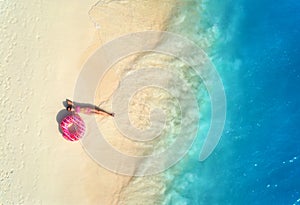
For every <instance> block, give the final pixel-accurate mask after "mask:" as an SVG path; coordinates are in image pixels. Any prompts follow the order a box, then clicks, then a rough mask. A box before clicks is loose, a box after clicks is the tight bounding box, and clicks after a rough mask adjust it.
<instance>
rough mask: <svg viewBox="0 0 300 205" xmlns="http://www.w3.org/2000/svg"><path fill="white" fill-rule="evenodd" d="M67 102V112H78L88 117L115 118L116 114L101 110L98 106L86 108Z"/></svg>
mask: <svg viewBox="0 0 300 205" xmlns="http://www.w3.org/2000/svg"><path fill="white" fill-rule="evenodd" d="M66 101H67V110H68V111H70V112H77V113H84V114H87V115H90V114H99V115H109V116H112V117H114V115H115V113H109V112H107V111H105V110H102V109H100V108H99V107H97V106H84V107H80V106H78V105H75V104H74V103H73V102H72V101H71V100H69V99H66Z"/></svg>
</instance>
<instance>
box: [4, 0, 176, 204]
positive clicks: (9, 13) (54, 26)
mask: <svg viewBox="0 0 300 205" xmlns="http://www.w3.org/2000/svg"><path fill="white" fill-rule="evenodd" d="M107 2H108V1H107ZM107 2H106V3H105V4H102V3H97V2H95V1H91V0H79V1H64V2H62V1H58V0H52V1H40V0H31V1H27V2H17V1H13V0H2V1H0V31H1V32H0V69H1V70H0V79H1V81H0V103H1V106H0V115H1V119H2V124H1V127H0V162H1V165H0V204H1V203H2V204H5V205H7V204H30V205H32V204H45V205H47V204H51V205H52V204H56V205H57V204H58V205H59V204H118V203H119V202H118V201H119V197H120V193H121V191H122V189H124V188H125V187H126V185H127V184H128V183H129V182H130V177H124V176H120V175H116V174H113V173H111V172H109V171H107V170H105V169H103V168H101V167H99V166H98V165H97V164H96V163H94V161H93V160H91V159H90V158H89V157H88V156H87V154H86V153H85V152H84V150H83V149H82V147H81V145H80V143H71V142H67V141H66V140H64V139H63V138H62V137H61V135H60V133H59V132H58V124H57V122H56V115H57V113H58V112H59V111H60V110H61V109H63V105H62V100H64V99H65V98H66V97H68V98H71V97H72V95H73V91H74V85H75V83H76V79H77V77H78V75H79V72H80V69H81V66H82V65H83V62H84V61H85V60H86V59H87V58H88V56H90V55H91V54H92V53H93V52H94V51H95V49H97V48H98V47H99V46H100V45H101V44H103V43H105V42H107V41H109V40H112V39H114V38H116V37H118V36H119V35H122V34H126V33H130V32H134V31H142V30H162V29H164V25H165V22H166V21H167V20H168V18H169V16H170V13H171V8H172V5H173V4H174V0H166V1H159V0H148V1H146V0H145V1H142V0H132V1H130V2H127V1H118V2H117V1H112V2H111V3H107ZM88 13H89V15H88ZM99 28H100V29H99ZM109 79H110V80H109V81H110V82H111V84H106V85H107V86H108V87H107V90H109V89H108V88H113V87H114V86H115V85H116V83H117V80H118V76H111V77H110V78H109ZM104 89H105V87H104ZM101 96H102V97H103V96H104V97H103V99H100V98H99V99H98V98H97V96H96V99H95V102H100V101H102V100H106V99H105V98H108V97H109V92H107V93H106V94H103V95H101ZM128 149H129V148H128ZM140 180H141V179H140ZM123 193H126V194H127V195H130V192H124V191H123ZM135 194H136V193H135ZM137 196H138V195H137ZM148 202H149V201H148ZM120 203H121V202H120ZM140 204H144V203H143V202H142V201H140Z"/></svg>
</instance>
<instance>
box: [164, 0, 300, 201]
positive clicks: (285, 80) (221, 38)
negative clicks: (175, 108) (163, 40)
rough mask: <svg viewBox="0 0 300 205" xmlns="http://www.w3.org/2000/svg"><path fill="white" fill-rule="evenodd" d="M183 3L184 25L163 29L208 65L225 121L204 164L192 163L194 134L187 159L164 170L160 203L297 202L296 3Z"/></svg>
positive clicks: (299, 98) (299, 20)
mask: <svg viewBox="0 0 300 205" xmlns="http://www.w3.org/2000/svg"><path fill="white" fill-rule="evenodd" d="M189 5H191V6H186V7H183V9H188V10H186V11H184V10H183V11H181V12H183V13H184V12H186V15H187V16H188V18H187V22H186V23H183V25H182V27H181V28H180V29H178V28H177V30H176V29H174V28H172V26H171V27H170V30H171V31H173V30H176V32H179V33H181V34H182V35H185V36H187V37H189V38H191V39H192V40H194V41H195V42H197V43H198V45H200V46H202V47H203V48H204V50H205V51H206V52H207V53H208V55H209V57H210V58H211V60H212V61H213V62H214V64H215V66H216V68H217V70H218V72H219V73H220V75H221V77H222V80H223V83H224V87H225V90H226V96H227V105H228V107H227V120H226V126H225V130H224V133H223V135H222V138H221V141H220V143H219V145H218V146H217V148H216V150H215V151H214V153H213V154H212V155H211V156H210V157H209V158H208V159H207V160H206V161H204V162H199V161H198V155H199V152H200V149H201V146H202V142H203V140H202V139H201V137H203V136H204V135H203V134H202V133H199V137H198V138H197V141H196V142H195V143H194V145H193V147H192V149H191V151H190V152H189V155H188V157H186V159H185V160H184V161H182V162H181V163H179V164H177V165H176V166H175V167H173V168H171V169H169V170H167V172H166V176H167V177H169V181H168V188H167V190H166V191H165V204H178V205H179V204H239V205H240V204H300V132H299V119H300V107H299V103H300V95H299V91H300V50H299V48H300V1H297V0H286V1H277V0H274V1H270V0H251V1H250V0H236V1H233V0H225V1H222V2H220V1H217V0H210V1H195V0H193V1H190V3H189ZM195 14H199V15H195ZM204 120H207V122H202V126H203V127H205V126H207V124H208V120H209V119H208V118H206V117H204ZM204 130H205V128H204ZM174 170H176V174H174Z"/></svg>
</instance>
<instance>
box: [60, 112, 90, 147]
mask: <svg viewBox="0 0 300 205" xmlns="http://www.w3.org/2000/svg"><path fill="white" fill-rule="evenodd" d="M60 129H61V131H62V135H63V137H64V138H65V139H67V140H69V141H77V140H79V139H81V138H82V137H83V135H84V132H85V124H84V121H83V120H82V119H81V117H80V116H79V115H78V114H72V115H68V116H67V117H65V118H64V119H63V120H62V121H61V123H60Z"/></svg>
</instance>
